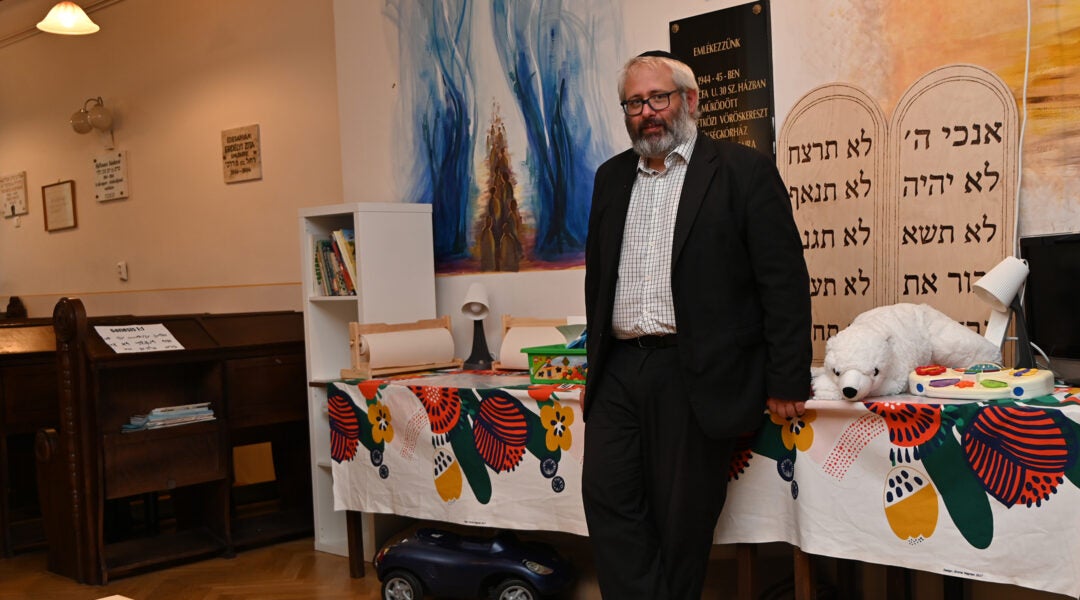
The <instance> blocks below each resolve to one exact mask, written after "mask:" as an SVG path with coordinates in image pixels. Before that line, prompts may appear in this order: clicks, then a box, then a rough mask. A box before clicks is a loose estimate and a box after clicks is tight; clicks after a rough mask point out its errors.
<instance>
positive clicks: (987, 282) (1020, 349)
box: [974, 256, 1035, 368]
mask: <svg viewBox="0 0 1080 600" xmlns="http://www.w3.org/2000/svg"><path fill="white" fill-rule="evenodd" d="M1027 276H1028V266H1027V263H1026V262H1024V261H1022V260H1020V259H1019V258H1016V257H1015V256H1006V257H1005V259H1004V260H1002V261H1001V262H999V263H998V264H997V266H995V267H994V268H993V269H990V272H989V273H987V274H986V275H984V276H983V277H982V278H981V279H979V280H978V281H976V282H975V286H974V290H975V295H976V296H978V297H979V298H980V299H981V300H982V301H983V302H986V303H987V304H989V305H990V307H991V308H992V309H993V310H992V311H991V312H990V322H989V323H988V324H987V326H986V335H985V337H986V339H988V340H990V341H991V342H993V343H994V344H996V345H997V346H998V347H1001V346H1002V344H1003V343H1004V341H1005V330H1006V329H1008V328H1009V320H1010V318H1011V317H1012V316H1014V315H1015V317H1016V344H1017V346H1016V367H1017V368H1032V367H1034V366H1035V355H1034V354H1033V353H1032V351H1031V343H1030V342H1029V340H1028V334H1027V322H1026V321H1025V320H1024V310H1023V308H1022V307H1021V305H1020V288H1021V287H1022V286H1023V285H1024V281H1025V280H1026V279H1027ZM1010 313H1011V314H1010Z"/></svg>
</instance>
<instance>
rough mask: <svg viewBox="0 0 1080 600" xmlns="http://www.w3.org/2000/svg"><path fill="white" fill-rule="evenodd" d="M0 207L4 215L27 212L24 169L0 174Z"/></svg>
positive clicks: (10, 215) (11, 215)
mask: <svg viewBox="0 0 1080 600" xmlns="http://www.w3.org/2000/svg"><path fill="white" fill-rule="evenodd" d="M0 208H2V210H3V213H4V216H5V217H14V216H16V215H25V214H26V213H27V212H29V211H28V209H27V206H26V171H20V172H18V173H16V174H14V175H0Z"/></svg>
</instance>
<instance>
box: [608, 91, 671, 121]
mask: <svg viewBox="0 0 1080 600" xmlns="http://www.w3.org/2000/svg"><path fill="white" fill-rule="evenodd" d="M678 91H679V90H671V91H670V92H663V93H660V94H653V95H652V96H649V97H648V98H632V99H630V100H623V101H622V102H620V103H619V104H621V105H622V109H623V112H624V113H626V116H628V117H636V116H637V115H640V114H641V111H643V110H645V105H646V104H648V105H649V108H651V109H653V111H655V112H660V111H662V110H664V109H665V108H667V107H668V106H670V105H671V95H672V94H674V93H676V92H678Z"/></svg>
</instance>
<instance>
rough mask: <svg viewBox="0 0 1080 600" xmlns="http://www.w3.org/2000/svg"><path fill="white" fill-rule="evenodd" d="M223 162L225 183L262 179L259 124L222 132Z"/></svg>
mask: <svg viewBox="0 0 1080 600" xmlns="http://www.w3.org/2000/svg"><path fill="white" fill-rule="evenodd" d="M221 162H222V166H223V167H224V172H225V183H236V182H238V181H250V180H252V179H262V153H261V151H260V149H259V126H258V125H248V126H246V127H237V128H235V129H225V130H223V131H222V132H221Z"/></svg>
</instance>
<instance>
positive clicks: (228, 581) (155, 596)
mask: <svg viewBox="0 0 1080 600" xmlns="http://www.w3.org/2000/svg"><path fill="white" fill-rule="evenodd" d="M550 541H551V542H553V543H555V545H556V546H557V547H558V548H559V549H560V552H563V553H565V554H566V556H567V558H568V559H570V560H571V561H572V562H573V563H574V564H576V565H578V567H579V569H580V570H581V572H580V573H579V577H578V583H577V585H576V586H575V587H574V589H573V590H570V591H568V592H567V593H566V594H565V595H564V596H563V597H560V598H559V599H558V600H599V598H600V593H599V590H598V589H597V587H596V581H595V576H594V575H593V574H592V571H591V559H590V556H589V551H588V549H587V547H586V545H585V542H584V540H583V538H577V537H576V536H569V535H566V536H563V535H561V534H559V535H557V536H556V537H555V538H553V539H551V540H550ZM714 550H716V552H714V556H713V559H712V560H711V561H710V568H709V576H708V578H707V580H706V586H705V594H704V596H703V597H704V598H708V599H709V600H733V599H734V598H735V589H734V581H735V561H734V557H733V555H732V553H731V551H730V548H725V547H721V546H714ZM761 558H762V559H763V560H762V561H761V564H760V565H759V567H758V570H759V578H760V580H759V586H761V589H762V593H761V594H760V596H759V597H760V598H769V599H770V600H772V599H777V598H779V599H787V598H790V597H791V594H790V588H788V590H786V591H785V590H784V588H783V587H782V586H781V587H780V588H779V589H778V588H776V586H775V585H774V584H776V583H778V582H779V583H781V584H782V583H783V582H784V579H785V578H788V579H787V580H788V581H789V582H790V579H789V577H790V572H791V571H790V566H791V558H790V553H785V552H784V551H783V550H781V552H780V553H779V554H776V553H775V552H768V551H766V552H765V553H764V556H762V557H761ZM45 565H46V557H45V551H43V550H42V551H37V552H30V553H26V554H18V555H16V556H15V557H14V558H9V559H0V600H99V599H102V598H108V597H110V596H114V595H116V596H122V597H125V598H131V599H132V600H338V599H345V598H348V599H350V600H377V599H378V598H379V597H380V594H379V591H380V586H379V581H378V579H377V578H376V576H375V573H374V570H373V569H372V567H371V565H370V564H369V565H368V570H367V576H366V577H364V578H363V579H351V578H350V577H349V564H348V560H347V559H346V558H344V557H341V556H336V555H333V554H327V553H324V552H317V551H316V550H315V548H314V542H313V540H312V538H310V537H307V538H302V539H298V540H294V541H289V542H282V543H279V544H276V545H273V546H266V547H263V548H256V549H252V550H245V551H243V552H240V553H238V554H237V555H236V556H235V557H234V558H212V559H208V560H202V561H199V562H195V563H190V564H185V565H179V566H175V567H172V568H168V569H162V570H158V571H152V572H149V573H143V574H140V575H133V576H130V577H124V578H120V579H116V580H115V581H112V582H109V583H108V584H107V585H103V586H92V585H82V584H79V583H76V582H74V581H72V580H71V579H68V578H67V577H62V576H60V575H56V574H53V573H50V572H49V571H48V570H47V569H46V566H45ZM788 585H790V583H788ZM770 588H771V591H770ZM427 600H434V599H430V598H429V599H427Z"/></svg>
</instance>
